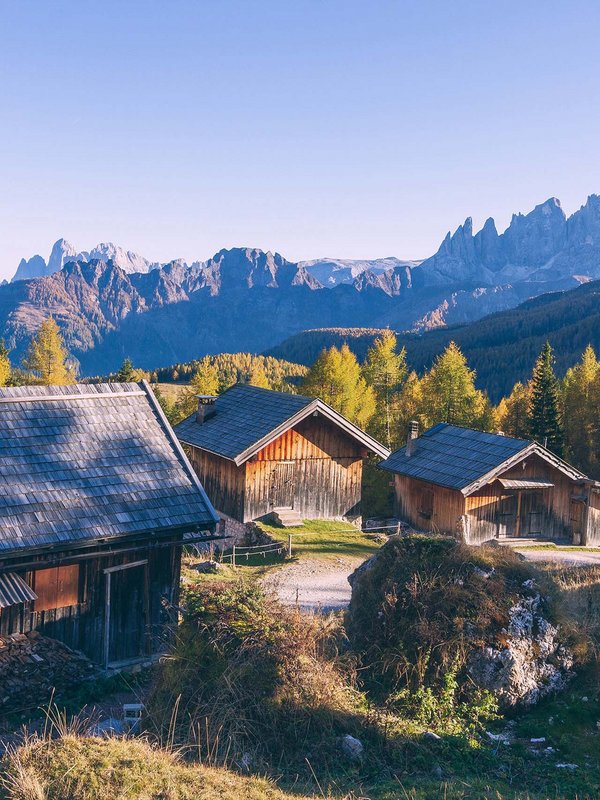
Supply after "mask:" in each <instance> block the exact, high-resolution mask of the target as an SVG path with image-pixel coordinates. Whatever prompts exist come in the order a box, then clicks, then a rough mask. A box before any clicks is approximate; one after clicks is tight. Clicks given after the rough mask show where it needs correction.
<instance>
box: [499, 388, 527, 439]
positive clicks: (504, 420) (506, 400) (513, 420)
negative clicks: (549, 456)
mask: <svg viewBox="0 0 600 800" xmlns="http://www.w3.org/2000/svg"><path fill="white" fill-rule="evenodd" d="M530 402H531V386H530V385H529V384H528V383H526V384H523V383H521V382H518V383H515V385H514V386H513V389H512V392H511V393H510V394H509V395H508V397H503V398H502V400H501V401H500V402H499V403H498V406H497V408H496V415H495V416H496V427H497V428H498V430H500V431H502V433H506V434H508V435H509V436H516V437H517V438H518V439H527V438H528V437H529V404H530Z"/></svg>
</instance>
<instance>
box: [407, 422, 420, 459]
mask: <svg viewBox="0 0 600 800" xmlns="http://www.w3.org/2000/svg"><path fill="white" fill-rule="evenodd" d="M418 438H419V423H418V422H417V421H416V420H414V419H413V420H412V421H411V423H410V425H409V427H408V439H407V440H406V457H407V458H410V457H411V456H412V455H414V453H415V450H416V449H417V439H418Z"/></svg>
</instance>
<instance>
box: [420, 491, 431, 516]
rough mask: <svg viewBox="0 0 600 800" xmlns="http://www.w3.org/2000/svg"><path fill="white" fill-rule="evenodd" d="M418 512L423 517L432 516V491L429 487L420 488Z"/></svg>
mask: <svg viewBox="0 0 600 800" xmlns="http://www.w3.org/2000/svg"><path fill="white" fill-rule="evenodd" d="M419 514H420V515H421V516H422V517H425V519H431V517H432V516H433V492H432V490H431V489H422V490H421V497H420V501H419Z"/></svg>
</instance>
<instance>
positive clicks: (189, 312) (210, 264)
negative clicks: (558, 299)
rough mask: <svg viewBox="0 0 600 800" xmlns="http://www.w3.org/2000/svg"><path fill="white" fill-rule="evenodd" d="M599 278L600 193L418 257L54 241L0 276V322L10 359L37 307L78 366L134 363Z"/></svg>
mask: <svg viewBox="0 0 600 800" xmlns="http://www.w3.org/2000/svg"><path fill="white" fill-rule="evenodd" d="M595 279H600V198H599V197H598V196H596V195H592V196H591V197H590V198H588V201H587V202H586V204H585V205H584V206H582V208H581V209H580V210H579V211H577V212H576V213H575V214H573V215H572V216H571V217H569V218H567V217H566V216H565V214H564V212H563V211H562V209H561V207H560V204H559V202H558V201H557V200H556V199H550V200H548V201H546V202H545V203H542V204H541V205H539V206H536V208H535V209H534V210H533V211H531V212H530V213H529V214H527V215H522V214H519V215H515V216H513V219H512V221H511V223H510V225H509V227H508V228H507V229H506V231H504V232H503V233H501V234H498V233H497V231H496V227H495V224H494V222H493V220H488V221H487V222H486V223H485V225H484V227H483V228H482V230H481V231H479V232H477V233H475V234H473V229H472V223H471V220H470V219H468V220H466V222H465V223H464V224H463V225H461V226H460V227H459V228H458V229H457V230H456V232H455V233H454V234H452V235H451V234H448V235H447V236H446V238H445V239H444V241H443V242H442V244H441V246H440V248H439V249H438V251H437V253H435V255H433V256H432V257H431V258H428V259H426V260H424V261H422V262H418V261H402V260H400V259H398V258H393V257H389V258H382V259H374V260H370V261H352V260H345V259H321V260H317V261H310V262H299V263H294V262H290V261H287V260H286V259H285V258H284V257H283V256H281V255H279V254H278V253H271V252H265V251H262V250H259V249H252V248H234V249H230V250H221V251H220V252H219V253H217V254H216V255H214V256H213V257H212V258H211V259H209V260H208V261H197V262H194V263H192V264H187V263H186V262H185V261H183V260H181V259H179V260H175V261H172V262H170V263H167V264H159V263H156V262H151V261H149V260H148V259H145V258H144V257H142V256H140V255H138V254H136V253H132V252H130V251H126V250H124V249H123V248H120V247H117V246H115V245H112V244H100V245H97V246H96V247H95V248H92V249H91V250H89V251H81V252H78V251H76V249H75V248H74V247H73V246H72V245H70V244H69V243H68V242H66V241H65V240H62V239H61V240H59V241H58V242H57V243H56V244H55V245H54V248H53V250H52V253H51V255H50V258H49V259H48V261H46V260H45V259H43V258H42V257H41V256H39V255H36V256H33V257H32V258H29V259H23V260H22V261H21V263H20V264H19V266H18V269H17V272H16V274H15V276H14V278H13V280H12V282H11V283H10V284H5V285H3V286H1V287H0V325H1V327H2V331H3V335H4V338H5V340H6V344H7V345H8V346H9V347H10V348H11V349H12V350H13V351H14V352H13V360H14V361H15V363H17V362H18V360H19V359H20V357H21V355H22V354H23V353H24V352H25V349H26V347H27V345H28V342H29V339H30V337H31V335H32V333H33V332H34V331H35V330H36V329H37V327H38V326H39V324H40V323H41V322H42V320H43V319H45V318H46V317H47V316H49V315H53V316H54V318H55V319H56V321H57V322H58V324H59V325H60V327H61V330H62V332H63V335H64V337H65V341H66V344H67V346H68V347H69V349H70V351H71V352H72V354H73V355H74V356H75V357H76V358H77V359H78V361H79V363H80V372H81V374H82V375H95V374H103V373H107V372H109V371H111V370H114V369H116V368H117V367H118V365H119V364H120V363H121V361H122V360H123V358H124V357H125V356H129V357H131V358H132V359H133V361H134V363H135V364H136V365H138V366H140V367H144V368H154V367H157V366H160V365H163V364H169V363H174V362H178V361H186V360H190V359H193V358H198V357H200V356H202V355H204V354H214V353H220V352H236V351H240V350H244V351H251V352H261V351H264V350H267V349H269V348H272V347H274V346H276V345H277V344H278V343H280V342H281V341H282V340H284V339H286V338H287V337H289V336H293V335H294V334H297V333H299V332H301V331H304V330H306V329H309V328H324V327H327V328H332V327H335V328H346V327H352V328H357V327H365V328H382V327H391V328H393V329H395V330H397V331H405V332H413V333H415V332H416V333H420V332H424V331H427V330H431V329H435V328H442V327H444V326H449V325H457V324H464V323H469V322H473V321H475V320H478V319H481V318H482V317H484V316H485V315H487V314H490V313H493V312H498V311H502V310H507V309H512V308H514V307H516V306H517V305H519V304H520V303H522V302H523V301H526V300H528V299H529V298H532V297H537V296H538V295H540V294H544V293H547V292H556V291H564V290H567V289H572V288H574V287H576V286H579V285H581V284H583V283H587V282H589V281H591V280H595Z"/></svg>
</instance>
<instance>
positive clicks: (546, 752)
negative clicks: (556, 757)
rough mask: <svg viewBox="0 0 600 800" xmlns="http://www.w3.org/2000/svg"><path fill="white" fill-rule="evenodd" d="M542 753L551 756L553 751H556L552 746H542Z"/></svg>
mask: <svg viewBox="0 0 600 800" xmlns="http://www.w3.org/2000/svg"><path fill="white" fill-rule="evenodd" d="M544 753H545V754H546V755H547V756H551V755H552V754H553V753H556V749H555V748H554V747H544Z"/></svg>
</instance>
